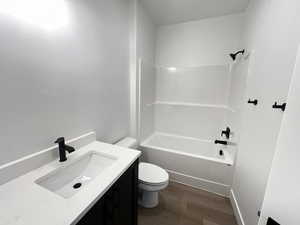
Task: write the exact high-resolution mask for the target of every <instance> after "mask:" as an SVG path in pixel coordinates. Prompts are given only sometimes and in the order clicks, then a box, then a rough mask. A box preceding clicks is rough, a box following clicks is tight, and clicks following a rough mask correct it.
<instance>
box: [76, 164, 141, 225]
mask: <svg viewBox="0 0 300 225" xmlns="http://www.w3.org/2000/svg"><path fill="white" fill-rule="evenodd" d="M137 201H138V160H137V161H136V162H135V163H134V164H133V165H132V166H131V167H130V168H129V169H128V170H127V171H126V172H125V173H124V174H123V175H122V176H121V177H120V178H119V179H118V180H117V181H116V182H115V184H114V185H113V186H112V187H111V188H110V189H109V190H108V191H107V192H106V194H105V195H104V196H103V197H102V198H101V199H100V200H99V201H98V202H97V203H96V204H95V205H94V206H93V207H92V208H91V209H90V210H89V211H88V212H87V213H86V215H85V216H84V217H83V218H82V219H81V220H80V221H79V222H78V223H77V225H137Z"/></svg>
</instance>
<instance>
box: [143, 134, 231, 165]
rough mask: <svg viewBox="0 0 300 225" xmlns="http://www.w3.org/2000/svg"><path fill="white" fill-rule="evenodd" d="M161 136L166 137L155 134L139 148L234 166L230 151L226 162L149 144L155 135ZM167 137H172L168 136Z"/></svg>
mask: <svg viewBox="0 0 300 225" xmlns="http://www.w3.org/2000/svg"><path fill="white" fill-rule="evenodd" d="M159 134H160V135H164V134H162V133H154V134H153V135H151V136H150V137H148V138H147V139H146V140H145V141H143V142H142V143H140V145H139V146H140V147H141V148H148V149H152V150H154V151H165V152H170V153H174V154H179V155H184V156H188V157H194V158H198V159H203V160H208V161H210V162H215V163H219V164H225V165H228V166H234V160H233V159H231V157H230V156H229V153H228V152H227V151H228V150H227V151H226V152H225V153H226V159H227V160H224V159H218V158H213V157H207V156H201V155H197V154H192V153H186V152H182V151H179V150H175V149H172V148H164V147H158V146H155V145H151V144H148V142H149V140H150V139H151V138H152V137H153V136H154V135H159ZM166 136H172V135H166ZM175 137H176V136H175ZM177 137H179V136H177ZM198 140H199V141H202V142H206V143H211V144H213V142H212V141H208V140H200V139H198Z"/></svg>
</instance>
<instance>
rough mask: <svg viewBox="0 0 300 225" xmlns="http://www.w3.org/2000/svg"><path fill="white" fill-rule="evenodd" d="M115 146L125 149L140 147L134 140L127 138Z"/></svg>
mask: <svg viewBox="0 0 300 225" xmlns="http://www.w3.org/2000/svg"><path fill="white" fill-rule="evenodd" d="M115 145H117V146H120V147H124V148H132V149H136V148H137V147H138V142H137V140H136V139H134V138H131V137H126V138H124V139H122V140H120V141H118V142H117V143H115Z"/></svg>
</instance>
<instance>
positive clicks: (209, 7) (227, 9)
mask: <svg viewBox="0 0 300 225" xmlns="http://www.w3.org/2000/svg"><path fill="white" fill-rule="evenodd" d="M141 1H142V3H143V5H144V6H145V7H146V9H147V10H148V11H149V13H150V15H151V17H152V18H153V20H154V22H155V23H156V24H157V25H169V24H175V23H182V22H187V21H191V20H200V19H204V18H209V17H217V16H224V15H228V14H233V13H239V12H243V11H244V10H245V9H246V8H247V6H248V2H249V0H141Z"/></svg>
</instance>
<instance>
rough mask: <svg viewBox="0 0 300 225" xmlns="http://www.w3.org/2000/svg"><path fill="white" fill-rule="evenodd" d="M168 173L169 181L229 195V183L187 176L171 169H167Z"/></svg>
mask: <svg viewBox="0 0 300 225" xmlns="http://www.w3.org/2000/svg"><path fill="white" fill-rule="evenodd" d="M168 173H169V175H170V180H171V181H174V182H177V183H181V184H185V185H188V186H192V187H195V188H198V189H201V190H205V191H208V192H211V193H214V194H217V195H221V196H225V197H229V192H230V186H229V185H225V184H221V183H217V182H213V181H209V180H205V179H201V178H197V177H193V176H189V175H186V174H182V173H178V172H175V171H171V170H168Z"/></svg>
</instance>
